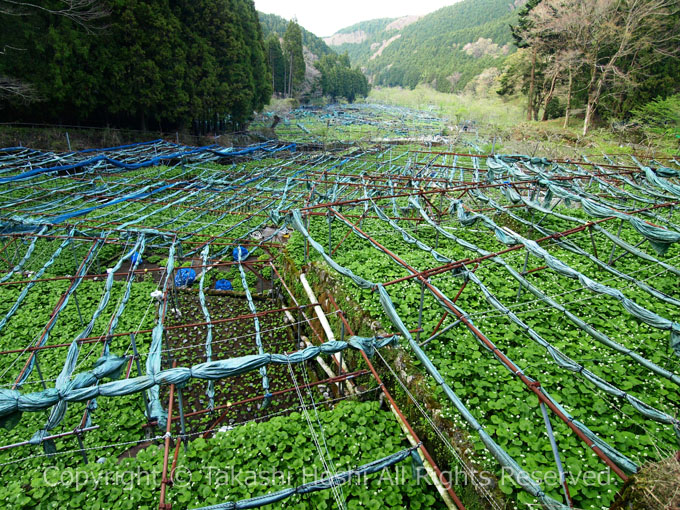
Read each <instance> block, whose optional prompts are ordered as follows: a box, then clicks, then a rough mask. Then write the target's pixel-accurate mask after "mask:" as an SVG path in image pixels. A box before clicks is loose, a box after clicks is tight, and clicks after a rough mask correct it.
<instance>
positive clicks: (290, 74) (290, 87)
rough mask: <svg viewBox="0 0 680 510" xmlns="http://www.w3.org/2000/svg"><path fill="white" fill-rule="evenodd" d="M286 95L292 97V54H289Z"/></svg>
mask: <svg viewBox="0 0 680 510" xmlns="http://www.w3.org/2000/svg"><path fill="white" fill-rule="evenodd" d="M288 80H289V81H288V97H293V54H292V53H291V55H290V73H289V75H288Z"/></svg>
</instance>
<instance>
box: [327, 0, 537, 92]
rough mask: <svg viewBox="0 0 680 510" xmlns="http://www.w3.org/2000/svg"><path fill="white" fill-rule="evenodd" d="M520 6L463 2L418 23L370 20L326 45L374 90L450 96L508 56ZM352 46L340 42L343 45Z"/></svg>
mask: <svg viewBox="0 0 680 510" xmlns="http://www.w3.org/2000/svg"><path fill="white" fill-rule="evenodd" d="M523 4H524V1H522V0H515V1H510V0H463V1H461V2H459V3H456V4H454V5H451V6H448V7H444V8H442V9H439V10H438V11H435V12H433V13H431V14H428V15H427V16H424V17H422V18H417V17H408V18H406V19H404V18H401V19H397V20H395V19H391V18H384V19H376V20H371V21H366V22H362V23H358V24H356V25H353V26H351V27H347V28H345V29H343V30H340V31H339V32H338V33H337V34H335V35H334V36H333V37H331V38H328V39H326V41H327V42H330V43H331V44H334V46H333V48H334V49H335V50H336V51H337V52H338V53H343V52H345V51H346V52H347V53H348V54H349V56H350V59H351V60H352V63H353V64H355V65H360V66H361V67H362V68H363V69H364V71H365V72H366V74H367V75H368V76H369V79H370V80H371V81H372V83H373V84H375V85H385V86H402V87H409V88H414V87H415V86H416V85H418V84H419V83H428V84H430V85H431V86H432V87H433V88H435V89H436V90H438V91H441V92H455V91H460V90H463V89H464V88H465V86H466V85H467V84H468V83H469V82H470V81H471V80H472V79H474V78H475V77H476V76H478V75H479V74H481V73H482V72H483V71H484V70H485V69H488V68H499V67H501V66H502V65H503V62H504V61H505V58H506V57H507V55H509V54H510V53H512V52H513V51H514V46H513V45H512V34H511V32H510V24H511V23H514V22H515V21H516V18H517V8H518V7H520V6H522V5H523ZM351 40H354V41H357V42H344V41H351Z"/></svg>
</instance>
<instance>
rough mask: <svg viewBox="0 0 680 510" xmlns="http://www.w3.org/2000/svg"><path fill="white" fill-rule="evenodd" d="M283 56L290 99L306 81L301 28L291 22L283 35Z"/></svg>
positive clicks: (287, 91) (287, 92)
mask: <svg viewBox="0 0 680 510" xmlns="http://www.w3.org/2000/svg"><path fill="white" fill-rule="evenodd" d="M283 55H284V59H285V62H286V95H288V96H289V97H290V96H292V95H293V93H294V92H295V91H296V90H297V89H298V88H299V86H300V85H301V84H302V82H303V81H304V79H305V71H306V65H305V58H304V56H303V53H302V32H301V31H300V26H299V25H298V24H297V23H296V22H295V21H294V20H291V21H290V22H289V23H288V28H287V29H286V33H285V34H283Z"/></svg>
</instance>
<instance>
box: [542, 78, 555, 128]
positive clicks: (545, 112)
mask: <svg viewBox="0 0 680 510" xmlns="http://www.w3.org/2000/svg"><path fill="white" fill-rule="evenodd" d="M557 76H558V73H557V72H555V74H554V75H553V78H552V81H551V82H550V91H549V92H548V95H547V96H545V101H544V102H543V117H542V118H541V121H542V122H545V121H546V120H548V103H549V102H550V100H551V99H552V98H553V94H554V93H555V83H556V82H557Z"/></svg>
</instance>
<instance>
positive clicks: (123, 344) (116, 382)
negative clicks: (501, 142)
mask: <svg viewBox="0 0 680 510" xmlns="http://www.w3.org/2000/svg"><path fill="white" fill-rule="evenodd" d="M270 123H271V119H270V118H266V117H265V118H263V119H261V121H260V125H265V124H267V125H269V124H270ZM449 124H450V123H448V122H447V121H446V119H439V118H437V116H436V112H433V111H430V112H416V111H412V110H407V109H403V108H394V107H387V106H379V105H360V106H357V107H352V108H341V107H332V108H328V109H321V110H319V109H316V110H315V109H304V110H298V111H295V112H293V113H292V114H291V115H290V116H289V117H287V118H286V119H284V120H283V122H281V123H280V124H279V125H278V127H277V128H276V134H277V136H278V139H277V140H271V141H268V142H264V143H257V144H253V145H248V146H244V147H232V148H224V147H219V146H207V147H187V146H179V145H176V144H173V143H170V142H166V141H162V140H156V141H152V142H143V143H139V144H134V145H130V146H125V147H116V148H109V149H93V150H90V151H81V152H72V153H66V154H57V153H52V152H48V151H41V150H37V149H29V148H24V147H13V148H5V149H0V202H1V203H2V215H1V218H0V271H1V272H2V276H0V298H1V299H0V374H2V381H1V384H2V386H1V387H0V420H2V425H3V426H4V428H3V429H0V430H1V432H0V437H1V441H0V473H1V475H2V479H3V481H4V482H5V483H3V484H2V487H1V488H0V502H4V504H2V503H0V506H5V507H7V508H139V509H142V508H161V509H167V508H170V507H171V508H173V509H189V508H191V509H197V508H220V509H222V508H224V509H232V508H255V507H265V508H284V507H285V508H289V507H293V508H300V509H303V508H336V507H337V508H348V509H350V508H351V509H354V508H364V507H367V508H442V509H443V508H459V509H462V508H470V509H482V508H484V509H485V508H493V509H495V508H535V507H536V505H543V506H544V507H546V508H553V509H559V508H583V509H607V508H609V506H610V504H611V503H612V501H613V500H614V498H615V496H616V493H617V491H618V490H619V489H620V488H621V486H622V485H623V480H625V479H627V478H628V477H629V476H630V475H632V474H633V473H635V472H636V471H638V470H639V469H640V468H642V467H644V466H645V465H646V464H647V463H649V462H653V461H656V460H660V459H663V458H666V457H668V456H670V455H671V454H672V453H673V452H675V451H676V450H677V449H678V440H679V438H680V435H679V434H680V428H679V425H680V423H679V422H678V419H677V413H678V408H679V407H680V398H679V397H678V391H677V390H678V384H679V383H680V371H679V370H680V358H679V357H678V356H680V308H678V305H679V304H680V285H679V284H678V282H679V281H680V280H679V276H680V247H679V241H680V215H679V214H678V204H679V201H680V163H679V162H678V161H676V160H674V159H672V158H666V157H662V156H660V155H656V159H652V158H651V156H650V155H642V154H638V155H633V154H624V153H621V154H610V155H592V154H581V153H578V152H576V151H572V154H571V155H570V159H560V158H558V157H557V156H556V155H552V154H542V155H540V157H536V156H534V157H529V156H523V155H516V154H515V155H513V154H499V153H498V150H497V151H496V153H490V151H488V150H487V149H488V148H489V147H490V146H493V143H492V141H491V140H481V139H478V138H476V135H475V134H473V133H470V132H468V131H463V130H461V131H460V132H458V133H457V134H456V135H455V136H451V137H449V136H446V137H445V136H442V134H443V133H445V132H446V131H447V129H449V130H450V126H449ZM446 126H449V128H447V127H446ZM502 148H503V152H511V148H510V147H507V148H506V147H502ZM565 151H566V149H565ZM301 275H304V276H301ZM225 281H228V282H229V284H228V285H227V284H226V283H225ZM307 281H309V288H307V289H306V288H305V285H306V283H307ZM225 286H230V287H231V290H220V289H224V288H226V287H225ZM320 362H321V363H320ZM383 381H384V384H383ZM392 411H394V412H392ZM423 460H424V463H423ZM423 465H424V466H425V467H426V468H427V469H424V468H423ZM432 466H436V467H432ZM412 471H414V472H412ZM441 472H443V475H442V476H441V478H442V479H443V482H440V483H437V484H435V483H434V482H433V481H432V478H433V477H434V478H436V477H437V473H439V474H442V473H441ZM457 475H458V476H457ZM449 481H452V483H448V482H449Z"/></svg>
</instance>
